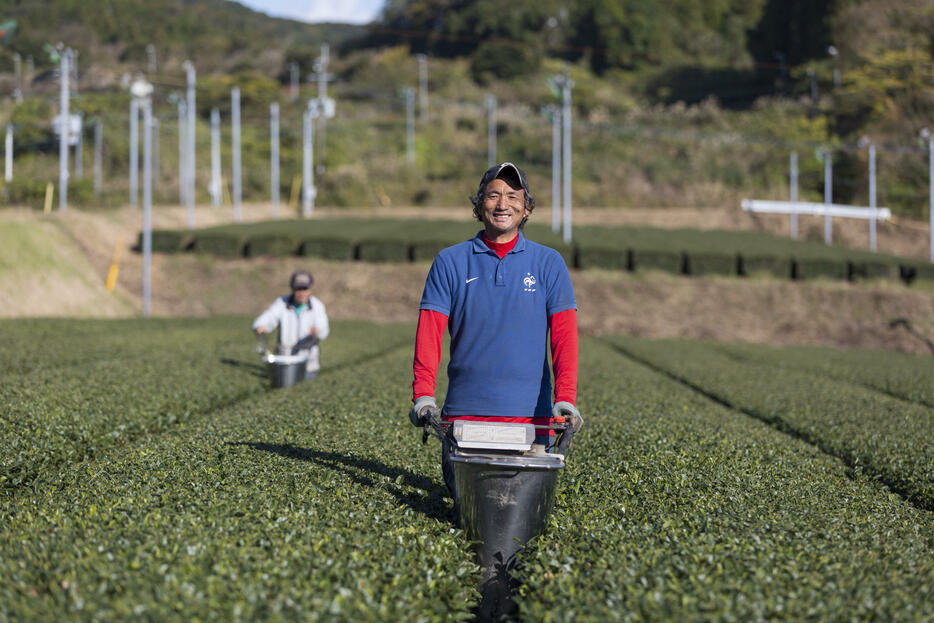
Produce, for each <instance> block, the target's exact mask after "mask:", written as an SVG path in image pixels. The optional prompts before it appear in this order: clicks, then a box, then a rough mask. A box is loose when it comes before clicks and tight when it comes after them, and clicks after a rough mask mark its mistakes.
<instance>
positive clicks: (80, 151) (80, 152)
mask: <svg viewBox="0 0 934 623" xmlns="http://www.w3.org/2000/svg"><path fill="white" fill-rule="evenodd" d="M78 119H79V121H78V132H77V136H76V138H77V142H76V143H75V178H76V179H79V180H82V179H84V113H81V112H79V113H78Z"/></svg>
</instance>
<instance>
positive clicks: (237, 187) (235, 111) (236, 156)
mask: <svg viewBox="0 0 934 623" xmlns="http://www.w3.org/2000/svg"><path fill="white" fill-rule="evenodd" d="M230 116H231V122H232V124H233V135H232V137H231V142H232V143H233V144H232V147H233V167H232V169H233V170H232V177H233V204H234V205H233V209H234V222H236V223H239V222H240V221H241V218H242V217H241V215H240V200H241V199H242V195H243V190H242V188H243V187H242V186H241V184H240V88H239V87H234V88H233V89H232V90H231V91H230Z"/></svg>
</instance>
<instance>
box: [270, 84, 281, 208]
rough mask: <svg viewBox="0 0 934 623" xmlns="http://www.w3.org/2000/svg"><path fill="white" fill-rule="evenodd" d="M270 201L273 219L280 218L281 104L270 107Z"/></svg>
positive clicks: (274, 103)
mask: <svg viewBox="0 0 934 623" xmlns="http://www.w3.org/2000/svg"><path fill="white" fill-rule="evenodd" d="M269 195H270V196H269V200H270V202H271V203H272V218H274V219H277V218H279V103H278V102H273V103H272V104H270V105H269Z"/></svg>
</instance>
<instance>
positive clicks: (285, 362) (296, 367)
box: [264, 354, 308, 387]
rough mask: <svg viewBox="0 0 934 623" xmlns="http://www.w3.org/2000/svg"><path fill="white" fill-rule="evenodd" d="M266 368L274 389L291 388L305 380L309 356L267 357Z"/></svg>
mask: <svg viewBox="0 0 934 623" xmlns="http://www.w3.org/2000/svg"><path fill="white" fill-rule="evenodd" d="M264 359H265V361H266V368H267V369H268V370H269V378H270V380H271V381H272V386H273V387H289V386H291V385H295V384H296V383H298V382H300V381H304V380H305V367H306V366H307V364H308V356H307V355H272V354H270V355H266V357H265V358H264Z"/></svg>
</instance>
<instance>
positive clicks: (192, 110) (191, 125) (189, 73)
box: [183, 61, 198, 229]
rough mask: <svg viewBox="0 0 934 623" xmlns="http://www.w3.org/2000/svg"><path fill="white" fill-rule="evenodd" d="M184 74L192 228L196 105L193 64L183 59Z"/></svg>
mask: <svg viewBox="0 0 934 623" xmlns="http://www.w3.org/2000/svg"><path fill="white" fill-rule="evenodd" d="M183 66H184V67H185V75H186V78H187V83H188V94H187V97H186V99H187V100H188V124H187V125H188V127H187V128H186V129H187V133H188V134H187V138H188V159H187V162H186V163H185V164H186V166H187V169H188V176H187V179H188V193H187V197H186V199H187V204H188V228H189V229H194V226H195V134H196V127H197V125H196V124H197V112H198V111H197V107H196V104H195V66H194V65H193V64H192V63H191V61H185V63H184V65H183Z"/></svg>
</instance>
